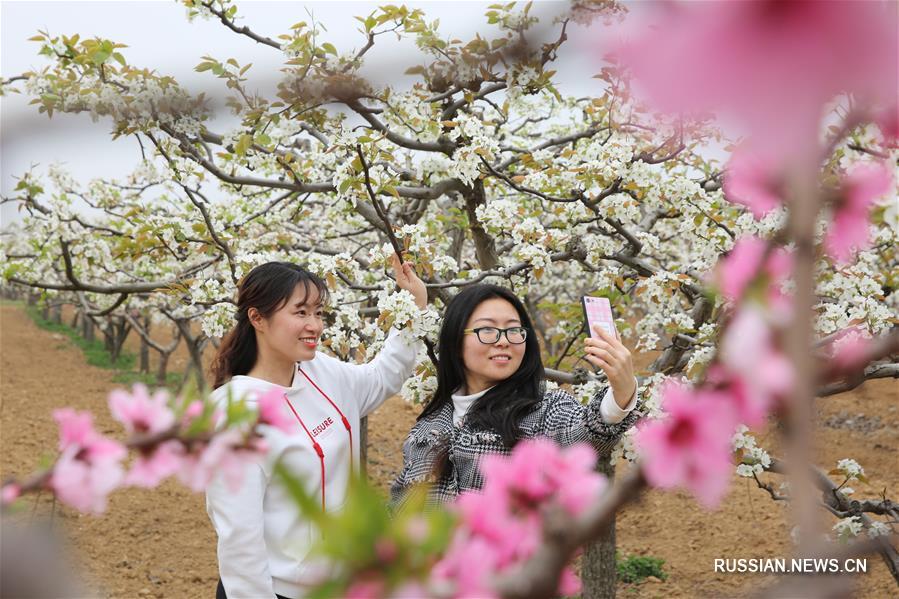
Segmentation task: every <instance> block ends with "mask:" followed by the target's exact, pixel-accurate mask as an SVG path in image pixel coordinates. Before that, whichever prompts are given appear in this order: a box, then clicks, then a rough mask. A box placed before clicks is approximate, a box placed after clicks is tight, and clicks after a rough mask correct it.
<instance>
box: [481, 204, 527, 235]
mask: <svg viewBox="0 0 899 599" xmlns="http://www.w3.org/2000/svg"><path fill="white" fill-rule="evenodd" d="M521 208H522V206H521V204H519V203H518V202H515V201H513V200H510V199H496V200H490V201H488V202H485V203H483V204H481V205H480V206H478V207H477V208H476V209H475V215H476V216H477V217H478V221H480V223H481V224H482V225H483V226H484V228H485V229H487V231H488V232H489V233H491V234H496V233H499V232H500V231H507V230H509V229H510V228H512V227H513V226H514V225H513V223H515V222H517V221H518V220H519V219H520V218H521V214H520V212H519V210H520V209H521Z"/></svg>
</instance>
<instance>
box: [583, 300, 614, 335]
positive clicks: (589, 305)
mask: <svg viewBox="0 0 899 599" xmlns="http://www.w3.org/2000/svg"><path fill="white" fill-rule="evenodd" d="M581 303H582V304H583V306H584V318H585V320H586V321H587V332H588V333H589V334H590V335H591V336H592V337H595V338H597V339H599V336H598V335H596V333H594V332H593V325H595V324H596V325H599V326H601V327H602V328H603V329H605V331H606V332H607V333H609V334H610V335H614V336H615V338H616V339H617V338H618V330H617V329H616V328H615V319H614V317H613V316H612V304H611V303H610V302H609V298H607V297H592V296H589V295H585V296H584V297H583V299H582V300H581Z"/></svg>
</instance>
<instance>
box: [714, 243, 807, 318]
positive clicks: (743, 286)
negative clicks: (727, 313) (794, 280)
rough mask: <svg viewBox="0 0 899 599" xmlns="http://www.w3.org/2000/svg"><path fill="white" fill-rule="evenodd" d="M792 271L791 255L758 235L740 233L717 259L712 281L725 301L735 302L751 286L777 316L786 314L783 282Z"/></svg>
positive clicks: (788, 305)
mask: <svg viewBox="0 0 899 599" xmlns="http://www.w3.org/2000/svg"><path fill="white" fill-rule="evenodd" d="M792 271H793V257H792V255H791V254H790V253H789V252H788V251H786V250H785V249H783V248H772V249H769V248H768V243H767V242H765V241H764V240H762V239H759V238H758V237H752V236H748V237H742V238H740V239H738V240H737V242H736V243H735V244H734V247H733V248H732V249H731V250H730V252H729V253H728V254H727V255H726V256H725V257H724V258H722V259H721V260H719V261H718V266H717V267H716V269H715V273H714V276H713V281H712V282H713V283H714V284H715V285H716V286H717V287H718V289H719V290H720V291H721V294H722V295H723V296H724V297H725V299H727V300H728V301H729V302H732V303H737V302H739V301H740V300H742V299H744V296H746V295H748V292H749V290H750V288H751V287H754V288H758V289H759V290H760V291H761V293H760V294H759V295H760V297H758V298H756V299H758V300H760V301H761V302H762V303H764V304H767V306H768V308H769V310H770V311H771V312H772V313H773V314H776V315H777V316H778V317H781V318H784V317H786V316H788V315H789V311H790V299H789V297H787V296H786V295H785V294H784V293H783V291H782V287H783V284H784V283H785V282H786V281H787V280H788V279H789V277H790V275H791V274H792ZM754 283H755V285H753V284H754Z"/></svg>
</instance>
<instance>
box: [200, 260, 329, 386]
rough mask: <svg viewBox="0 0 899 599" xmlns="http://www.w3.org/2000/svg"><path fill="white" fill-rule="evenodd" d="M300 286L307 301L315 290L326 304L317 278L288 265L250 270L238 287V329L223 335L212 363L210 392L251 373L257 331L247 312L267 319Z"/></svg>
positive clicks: (269, 264) (325, 291)
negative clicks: (252, 309)
mask: <svg viewBox="0 0 899 599" xmlns="http://www.w3.org/2000/svg"><path fill="white" fill-rule="evenodd" d="M297 285H302V286H303V288H304V289H305V290H306V297H309V292H310V291H311V289H313V288H315V289H317V290H318V293H319V298H321V302H322V303H325V302H326V301H327V300H328V286H327V285H325V282H324V281H323V280H322V279H321V278H320V277H319V276H317V275H315V274H313V273H311V272H309V271H308V270H306V269H305V268H303V267H302V266H297V265H296V264H291V263H290V262H267V263H265V264H261V265H259V266H257V267H256V268H254V269H253V270H251V271H250V272H249V273H247V275H246V276H245V277H244V278H243V279H241V281H240V283H238V285H237V315H236V316H235V318H236V319H237V325H236V326H235V327H234V328H233V329H231V331H230V332H229V333H228V334H227V335H225V338H224V339H222V344H221V345H220V346H219V350H218V353H217V354H216V356H215V360H213V362H212V368H211V370H212V379H213V383H212V388H213V389H218V388H219V387H221V386H222V385H224V384H225V383H227V382H228V380H230V379H231V377H232V376H235V375H238V374H246V373H248V372H250V370H251V369H252V368H253V365H254V364H255V363H256V353H257V345H256V331H255V330H254V329H253V325H252V324H250V318H249V316H248V315H247V311H248V310H249V309H250V308H256V309H257V310H258V311H259V314H261V315H262V316H263V317H265V318H268V317H269V316H271V315H272V314H274V313H275V312H276V311H277V310H279V309H280V308H281V306H283V305H284V304H286V303H287V301H288V300H289V299H290V296H291V295H293V292H294V290H295V289H296V287H297Z"/></svg>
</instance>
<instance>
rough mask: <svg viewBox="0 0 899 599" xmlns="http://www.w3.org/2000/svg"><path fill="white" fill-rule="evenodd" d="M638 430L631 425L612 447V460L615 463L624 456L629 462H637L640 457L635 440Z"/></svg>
mask: <svg viewBox="0 0 899 599" xmlns="http://www.w3.org/2000/svg"><path fill="white" fill-rule="evenodd" d="M636 432H637V431H636V429H635V428H633V427H631V428H629V429H627V431H626V432H625V433H624V434H623V435H622V436H621V439H620V440H619V441H618V443H617V444H616V445H615V447H614V449H612V457H611V460H612V463H613V464H614V463H615V462H616V461H617V460H620V459H621V458H624V459H625V460H627V461H628V462H636V461H637V458H639V457H640V456H639V454H638V453H637V444H636V442H635V441H634V436H635V435H636Z"/></svg>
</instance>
